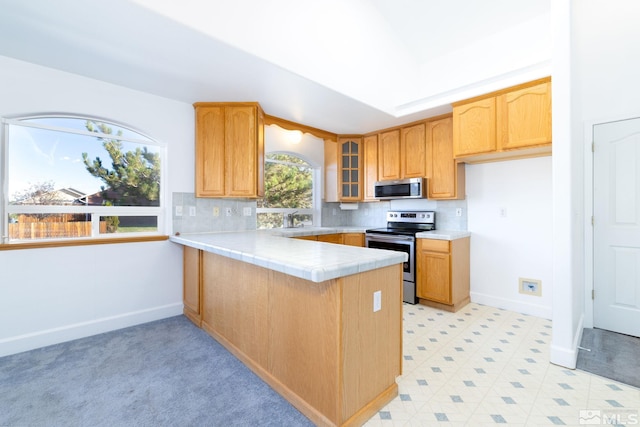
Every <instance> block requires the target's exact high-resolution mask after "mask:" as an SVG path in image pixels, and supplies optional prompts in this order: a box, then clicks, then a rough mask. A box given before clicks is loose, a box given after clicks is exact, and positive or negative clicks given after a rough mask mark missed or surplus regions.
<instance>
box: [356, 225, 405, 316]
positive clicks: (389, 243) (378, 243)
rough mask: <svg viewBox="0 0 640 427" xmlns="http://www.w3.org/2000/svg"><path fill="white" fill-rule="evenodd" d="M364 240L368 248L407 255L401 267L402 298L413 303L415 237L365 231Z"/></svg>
mask: <svg viewBox="0 0 640 427" xmlns="http://www.w3.org/2000/svg"><path fill="white" fill-rule="evenodd" d="M365 242H366V246H367V247H368V248H374V249H386V250H389V251H400V252H404V253H406V254H407V255H408V260H407V261H406V262H405V263H404V265H403V269H402V270H403V272H402V280H403V282H404V286H403V288H404V291H403V300H404V301H405V302H409V303H411V304H415V303H416V296H415V292H416V291H415V285H416V273H415V237H413V236H399V235H389V234H374V233H367V234H365Z"/></svg>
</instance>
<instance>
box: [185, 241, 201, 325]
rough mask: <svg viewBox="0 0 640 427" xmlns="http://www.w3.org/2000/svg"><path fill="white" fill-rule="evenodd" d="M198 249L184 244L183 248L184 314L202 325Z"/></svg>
mask: <svg viewBox="0 0 640 427" xmlns="http://www.w3.org/2000/svg"><path fill="white" fill-rule="evenodd" d="M201 254H202V252H201V251H200V250H198V249H194V248H190V247H188V246H184V249H183V266H184V267H183V269H184V271H183V295H182V300H183V303H184V315H185V316H187V317H188V318H189V319H190V320H191V321H192V322H193V323H195V324H196V325H198V326H200V325H201V322H202V318H201V315H200V314H201V310H200V300H201V299H200V291H201V277H202V276H201V273H202V271H201V261H200V259H201V256H202V255H201Z"/></svg>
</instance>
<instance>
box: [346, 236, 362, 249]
mask: <svg viewBox="0 0 640 427" xmlns="http://www.w3.org/2000/svg"><path fill="white" fill-rule="evenodd" d="M342 244H343V245H349V246H361V247H363V246H364V233H344V234H343V235H342Z"/></svg>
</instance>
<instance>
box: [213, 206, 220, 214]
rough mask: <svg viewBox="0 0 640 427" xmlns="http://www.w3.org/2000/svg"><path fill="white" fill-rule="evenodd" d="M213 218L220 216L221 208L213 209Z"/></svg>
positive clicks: (215, 207)
mask: <svg viewBox="0 0 640 427" xmlns="http://www.w3.org/2000/svg"><path fill="white" fill-rule="evenodd" d="M213 216H220V207H219V206H214V207H213Z"/></svg>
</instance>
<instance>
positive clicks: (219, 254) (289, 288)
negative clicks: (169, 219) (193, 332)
mask: <svg viewBox="0 0 640 427" xmlns="http://www.w3.org/2000/svg"><path fill="white" fill-rule="evenodd" d="M171 240H172V241H173V242H175V243H178V244H181V245H183V246H184V250H185V314H187V315H188V317H189V318H190V319H191V320H192V321H194V322H195V323H196V324H198V325H199V326H201V327H202V328H203V329H204V330H205V331H207V332H208V333H209V334H210V335H212V336H213V337H214V338H215V339H216V340H217V341H218V342H220V343H221V344H222V345H224V346H225V347H226V348H227V349H228V350H229V351H231V352H232V353H233V354H234V355H235V356H236V357H238V358H239V359H240V360H241V361H242V362H244V363H245V364H246V365H247V366H248V367H249V368H250V369H252V370H253V371H254V372H255V373H256V374H258V375H259V376H260V377H261V378H262V379H263V380H264V381H266V382H267V383H268V384H269V385H270V386H271V387H273V388H274V389H275V390H276V391H278V392H279V393H280V394H281V395H282V396H284V397H285V398H286V399H287V400H289V402H291V403H292V404H293V405H294V406H295V407H296V408H297V409H298V410H300V411H301V412H302V413H303V414H305V415H306V416H307V417H308V418H309V419H311V420H312V421H313V422H314V423H315V424H317V425H326V426H349V425H361V424H362V423H364V422H365V421H366V420H367V419H369V418H370V417H371V416H372V415H374V414H375V413H376V412H377V411H378V410H379V409H380V408H381V407H383V406H384V405H385V404H386V403H388V402H389V401H390V400H392V399H393V398H394V397H395V396H397V394H398V387H397V384H396V381H395V380H396V377H397V376H398V375H400V374H401V369H402V296H401V292H402V263H403V262H404V261H405V260H406V254H404V253H399V252H394V251H383V250H376V249H367V248H360V247H354V246H346V245H335V244H330V243H324V242H317V241H307V240H299V239H291V238H287V237H280V236H276V235H273V233H272V232H269V231H249V232H228V233H202V234H191V235H184V236H174V237H171ZM187 282H191V283H195V284H196V286H195V287H191V291H187Z"/></svg>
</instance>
